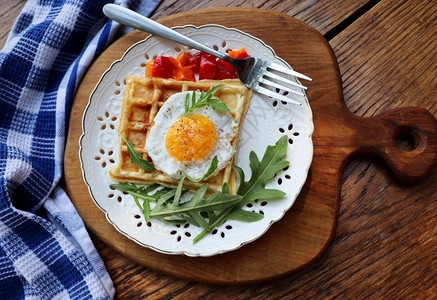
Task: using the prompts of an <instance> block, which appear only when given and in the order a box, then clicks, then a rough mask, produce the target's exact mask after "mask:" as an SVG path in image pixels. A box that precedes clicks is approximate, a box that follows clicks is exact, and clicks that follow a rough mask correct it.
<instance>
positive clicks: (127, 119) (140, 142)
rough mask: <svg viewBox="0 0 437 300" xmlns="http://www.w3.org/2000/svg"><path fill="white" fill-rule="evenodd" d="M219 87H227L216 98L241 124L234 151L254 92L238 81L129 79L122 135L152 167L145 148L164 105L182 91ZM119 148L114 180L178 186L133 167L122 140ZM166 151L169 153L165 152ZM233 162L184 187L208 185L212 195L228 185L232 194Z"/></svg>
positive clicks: (158, 173) (157, 174) (155, 173)
mask: <svg viewBox="0 0 437 300" xmlns="http://www.w3.org/2000/svg"><path fill="white" fill-rule="evenodd" d="M218 84H222V85H224V86H222V87H221V88H220V89H219V90H218V91H217V92H216V93H215V94H214V96H215V97H217V98H219V99H221V100H222V101H223V102H224V103H225V104H226V105H227V106H228V107H229V108H230V113H231V115H232V116H233V117H234V119H235V121H236V122H237V123H238V124H239V126H238V132H237V134H236V136H235V138H234V140H233V141H232V142H231V145H232V147H233V148H234V150H235V149H236V147H237V143H238V136H239V132H240V127H241V122H242V121H243V118H244V115H245V113H246V111H247V109H248V107H249V103H250V97H251V95H252V91H251V90H250V89H248V88H247V87H246V86H244V85H243V84H242V83H241V82H240V81H239V80H236V79H230V80H202V81H197V82H191V81H177V80H173V79H162V78H154V77H141V76H137V75H129V76H128V77H127V78H126V89H125V92H124V95H123V104H122V108H121V116H120V123H119V131H120V132H121V133H122V134H123V135H124V136H125V137H126V139H127V140H128V141H130V142H132V143H134V144H135V146H134V149H135V150H136V151H138V152H139V153H140V154H141V155H142V157H143V159H145V160H147V161H149V162H152V163H153V161H152V160H151V159H150V157H149V156H148V154H147V152H146V151H145V149H144V148H145V143H146V138H147V135H148V132H149V130H150V128H151V127H152V126H153V119H154V117H155V116H156V114H157V113H158V111H159V109H160V108H161V107H162V105H163V104H164V102H165V101H166V100H167V99H168V98H169V97H170V96H171V95H173V94H175V93H179V92H183V91H205V92H207V91H209V90H210V89H211V88H212V87H214V86H217V85H218ZM119 145H120V156H119V159H118V163H117V164H116V165H115V166H114V167H113V168H112V169H111V170H110V172H109V175H110V177H111V178H112V179H114V180H116V181H121V182H135V183H143V184H151V183H155V182H156V183H159V184H162V185H165V186H171V187H174V186H176V185H177V183H178V180H176V179H173V178H171V177H169V176H168V175H166V174H165V173H163V172H161V171H158V170H156V171H153V172H146V171H144V170H142V169H140V168H138V166H137V165H136V164H133V163H131V159H130V155H129V153H128V152H127V146H126V143H125V142H124V141H123V140H122V139H121V138H120V139H119ZM163 151H166V150H165V149H163ZM234 160H235V155H234V157H233V158H232V159H231V161H230V162H229V163H228V164H227V165H226V167H225V168H224V169H222V170H221V171H220V172H219V173H218V174H217V175H215V176H212V177H210V178H208V179H207V180H206V181H204V182H199V183H194V182H191V181H189V180H185V182H184V187H185V188H189V189H194V190H195V189H197V188H199V187H200V186H201V185H202V184H204V183H208V185H209V192H214V191H218V190H221V188H222V185H223V184H224V183H227V184H228V185H229V188H230V191H231V192H235V189H236V183H235V173H234V171H233V168H232V164H233V162H234Z"/></svg>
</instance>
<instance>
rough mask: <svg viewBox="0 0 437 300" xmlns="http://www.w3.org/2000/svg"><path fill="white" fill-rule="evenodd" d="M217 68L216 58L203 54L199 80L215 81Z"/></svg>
mask: <svg viewBox="0 0 437 300" xmlns="http://www.w3.org/2000/svg"><path fill="white" fill-rule="evenodd" d="M216 68H217V62H216V58H215V57H214V56H212V55H209V54H206V53H203V54H202V57H201V59H200V67H199V80H202V79H214V77H215V71H216Z"/></svg>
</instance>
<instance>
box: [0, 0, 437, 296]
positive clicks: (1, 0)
mask: <svg viewBox="0 0 437 300" xmlns="http://www.w3.org/2000/svg"><path fill="white" fill-rule="evenodd" d="M24 3H25V1H20V0H14V1H7V0H0V24H1V26H0V46H2V45H3V43H4V41H5V39H6V36H7V33H8V32H9V30H10V28H11V26H12V24H13V21H14V20H15V18H16V16H17V15H18V14H19V12H20V10H21V8H22V7H23V5H24ZM219 6H231V7H237V6H244V7H256V8H262V9H268V10H273V11H277V12H281V13H284V14H286V15H289V16H292V17H295V18H297V19H299V20H302V21H304V22H306V23H307V24H309V25H310V26H312V27H314V28H315V29H317V30H318V31H319V32H321V33H322V34H323V35H324V36H325V37H326V39H327V40H328V42H329V44H330V45H331V47H332V48H333V50H334V53H335V55H336V57H337V60H338V64H339V68H340V71H341V75H342V82H343V94H344V100H345V104H346V106H347V108H349V110H350V111H351V112H352V113H354V114H356V115H359V116H366V117H370V116H374V115H376V114H379V113H381V112H384V111H386V110H388V109H392V108H398V107H412V106H416V107H422V108H425V109H427V110H429V111H430V112H431V114H433V115H434V116H435V117H437V104H436V103H437V67H436V66H437V51H436V49H437V5H436V3H435V1H434V0H404V1H402V0H380V1H372V0H343V1H335V0H330V1H329V0H320V1H315V0H285V1H284V0H271V1H261V0H252V1H247V0H227V1H225V0H216V1H212V0H204V1H198V0H193V1H175V0H163V1H162V2H161V4H160V5H159V7H158V8H157V10H156V11H155V12H154V13H153V14H152V16H151V18H152V19H159V18H161V17H165V16H168V15H171V14H174V13H177V12H182V11H189V10H194V9H199V8H206V7H219ZM405 143H408V141H405ZM406 147H408V145H406ZM386 170H387V169H386V167H385V166H384V165H381V164H380V163H379V162H378V161H373V160H371V158H366V157H356V158H354V159H353V160H352V161H351V163H349V165H348V166H347V167H346V168H345V171H344V174H343V177H342V190H341V203H340V210H339V218H338V223H337V228H336V231H335V235H334V238H333V240H332V242H331V244H330V246H329V247H328V248H327V249H326V251H325V253H324V254H323V255H322V256H321V257H320V258H319V259H318V260H317V261H316V262H315V263H313V264H312V265H310V266H308V267H307V268H305V269H303V270H301V271H299V272H298V273H295V274H291V275H288V276H286V277H283V278H280V279H277V280H275V281H271V282H265V283H261V284H256V285H245V286H239V285H237V286H215V285H209V284H205V283H197V282H189V281H186V280H182V279H178V278H174V277H171V276H168V275H165V274H161V273H157V272H155V271H153V270H149V269H147V268H144V267H142V266H139V265H137V264H135V263H134V262H132V261H130V260H129V259H127V258H125V257H123V256H122V255H120V254H118V253H116V252H114V251H113V250H112V249H111V248H109V247H108V246H106V245H105V244H104V243H103V242H101V241H100V240H98V239H97V238H96V237H95V236H93V235H92V238H93V240H94V242H95V245H96V247H97V249H98V251H99V252H100V254H101V256H102V258H103V260H104V262H105V264H106V267H107V268H108V271H109V273H110V275H111V277H112V279H113V281H114V285H115V288H116V291H117V294H116V297H117V298H118V299H143V298H165V299H170V298H171V299H173V298H174V299H191V298H199V297H203V298H208V299H209V298H219V299H234V298H235V299H246V298H250V299H266V298H269V299H270V298H278V299H279V298H281V299H283V298H286V299H290V298H300V299H327V298H328V299H329V298H337V297H342V298H345V299H363V298H373V299H406V298H410V299H435V297H436V295H437V170H434V171H433V173H432V174H431V176H428V177H427V178H425V179H424V180H423V181H421V182H420V183H417V184H413V185H405V184H400V183H398V182H396V181H395V180H394V179H393V178H392V177H391V175H390V174H389V173H388V172H387V171H386Z"/></svg>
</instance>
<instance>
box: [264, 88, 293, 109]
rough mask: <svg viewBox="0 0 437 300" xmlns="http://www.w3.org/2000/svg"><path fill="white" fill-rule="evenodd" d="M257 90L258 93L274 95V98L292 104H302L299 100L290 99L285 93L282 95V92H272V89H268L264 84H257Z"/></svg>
mask: <svg viewBox="0 0 437 300" xmlns="http://www.w3.org/2000/svg"><path fill="white" fill-rule="evenodd" d="M256 91H257V92H258V93H261V94H264V95H266V96H269V97H272V98H274V99H278V100H281V101H285V102H288V103H292V104H297V105H301V104H300V103H299V102H297V101H294V100H292V99H290V98H287V97H285V96H284V95H281V94H278V93H275V92H272V91H271V90H268V89H266V88H263V87H262V86H257V88H256Z"/></svg>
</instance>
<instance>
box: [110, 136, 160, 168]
mask: <svg viewBox="0 0 437 300" xmlns="http://www.w3.org/2000/svg"><path fill="white" fill-rule="evenodd" d="M117 132H118V134H119V135H120V136H121V138H122V139H123V140H124V141H125V143H126V146H127V152H128V153H129V155H130V161H131V163H134V164H136V165H137V166H138V167H139V168H140V169H143V170H145V171H147V172H153V171H155V170H156V169H155V168H154V167H153V165H152V164H151V163H150V162H148V161H147V160H145V159H143V158H142V156H141V154H140V153H138V152H137V151H136V150H135V149H134V146H135V144H134V143H132V142H129V141H128V140H127V139H126V138H125V137H124V135H123V134H122V133H121V132H120V131H118V130H117Z"/></svg>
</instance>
